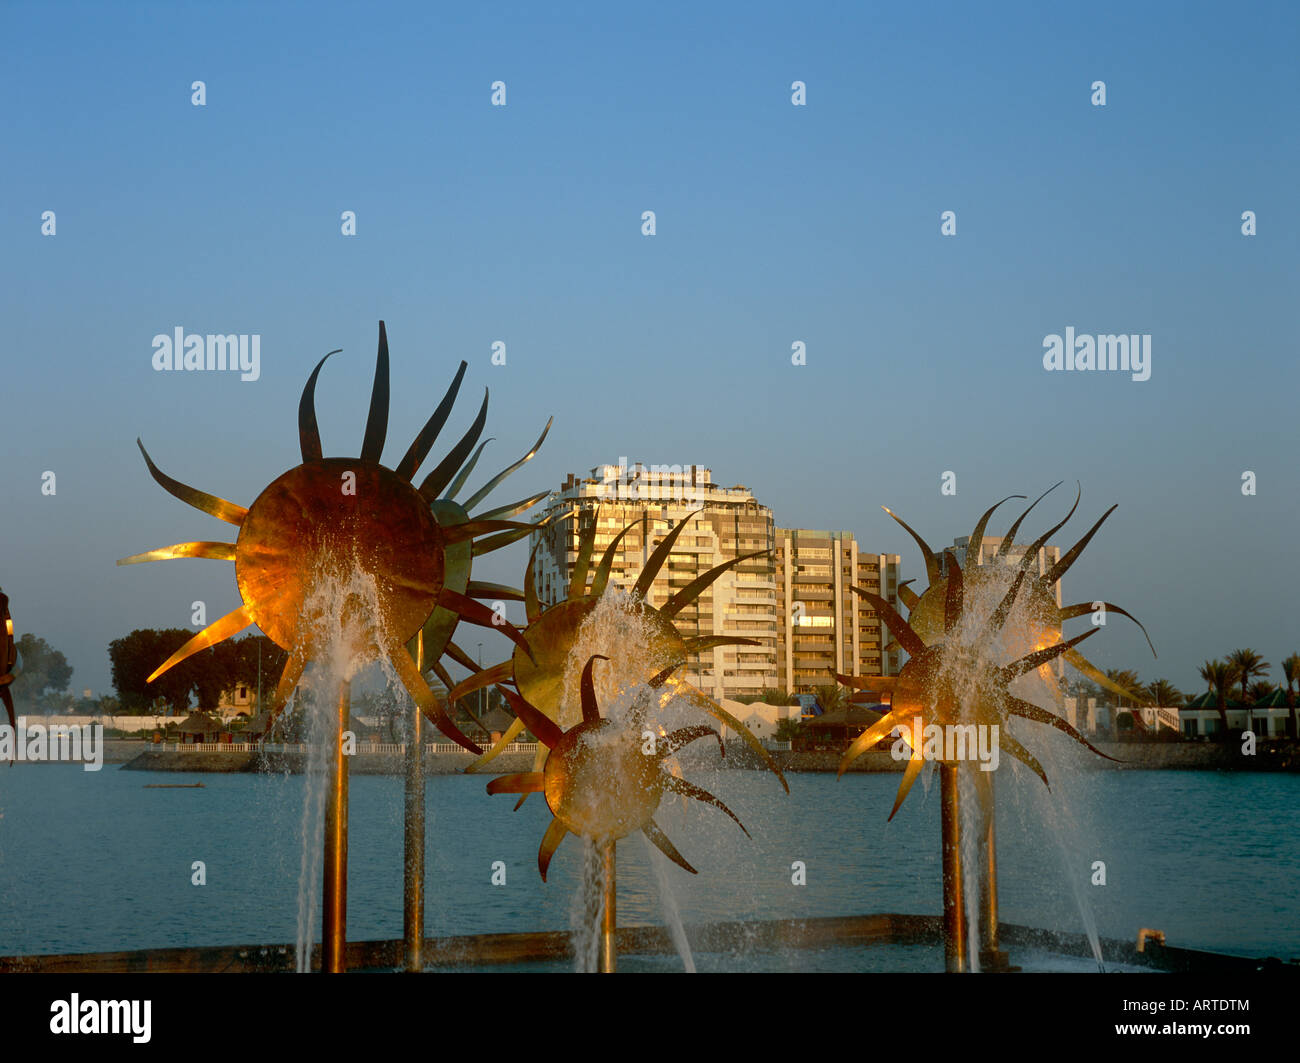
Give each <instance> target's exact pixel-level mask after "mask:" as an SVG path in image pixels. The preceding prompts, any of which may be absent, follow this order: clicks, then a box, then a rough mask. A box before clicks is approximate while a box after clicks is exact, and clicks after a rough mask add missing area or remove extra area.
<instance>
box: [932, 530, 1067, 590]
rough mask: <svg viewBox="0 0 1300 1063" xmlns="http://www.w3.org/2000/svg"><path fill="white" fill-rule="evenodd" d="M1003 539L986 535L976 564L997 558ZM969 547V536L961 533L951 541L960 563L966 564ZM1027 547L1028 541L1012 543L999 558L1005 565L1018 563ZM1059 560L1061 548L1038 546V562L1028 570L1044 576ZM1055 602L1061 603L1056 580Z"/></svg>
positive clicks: (986, 563)
mask: <svg viewBox="0 0 1300 1063" xmlns="http://www.w3.org/2000/svg"><path fill="white" fill-rule="evenodd" d="M1002 543H1003V540H1002V539H1001V538H1000V537H998V536H996V535H986V536H984V538H983V541H982V542H981V543H980V551H979V556H978V557H977V558H976V559H975V563H976V564H977V565H991V564H993V563H994V562H995V561H996V560H998V558H997V553H998V551H999V550H1000V549H1001V548H1002ZM969 549H970V536H969V535H963V536H961V537H960V538H958V539H954V540H953V541H952V552H953V554H954V555H955V556H956V558H957V562H958V564H960V565H963V566H964V565H965V564H966V552H967V551H968V550H969ZM1028 549H1029V544H1028V543H1012V544H1011V545H1010V546H1009V547H1007V552H1006V554H1005V555H1003V557H1002V558H1001V563H1002V564H1005V565H1019V564H1020V562H1021V561H1022V560H1023V559H1024V556H1025V552H1026V551H1027V550H1028ZM1060 560H1061V548H1060V547H1059V546H1052V545H1050V544H1049V545H1047V546H1040V547H1039V548H1038V562H1037V564H1031V565H1030V566H1029V568H1030V571H1031V572H1033V573H1034V574H1035V575H1038V576H1046V575H1047V573H1048V572H1050V571H1051V569H1052V566H1053V565H1055V564H1056V563H1057V562H1058V561H1060ZM1055 591H1056V604H1057V605H1058V606H1059V605H1061V581H1060V580H1057V581H1056V586H1055Z"/></svg>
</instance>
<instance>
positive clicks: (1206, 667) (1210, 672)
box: [1200, 660, 1237, 741]
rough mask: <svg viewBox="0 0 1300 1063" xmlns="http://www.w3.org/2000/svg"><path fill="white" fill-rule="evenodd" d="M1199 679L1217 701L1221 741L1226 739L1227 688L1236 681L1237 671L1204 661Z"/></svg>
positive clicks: (1219, 663) (1220, 663) (1217, 663)
mask: <svg viewBox="0 0 1300 1063" xmlns="http://www.w3.org/2000/svg"><path fill="white" fill-rule="evenodd" d="M1200 672H1201V678H1202V679H1204V680H1205V682H1206V683H1207V684H1208V685H1209V689H1210V692H1211V693H1212V694H1214V695H1215V697H1216V698H1217V699H1218V706H1217V707H1218V710H1219V724H1220V726H1221V727H1222V735H1223V739H1224V740H1225V741H1226V740H1227V737H1228V688H1229V687H1230V686H1232V684H1233V683H1235V682H1236V681H1237V670H1236V668H1234V667H1233V666H1232V665H1230V664H1227V663H1225V662H1223V661H1219V660H1214V661H1206V662H1205V663H1204V664H1203V665H1201V668H1200Z"/></svg>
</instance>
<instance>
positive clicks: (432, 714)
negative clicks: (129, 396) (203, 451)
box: [118, 321, 544, 753]
mask: <svg viewBox="0 0 1300 1063" xmlns="http://www.w3.org/2000/svg"><path fill="white" fill-rule="evenodd" d="M337 353H338V352H337V351H331V352H330V353H329V354H327V355H325V357H324V358H322V359H321V360H320V362H319V363H318V364H317V365H316V368H315V369H314V370H313V371H312V374H311V376H310V377H309V378H308V380H307V384H306V386H305V387H304V389H303V393H302V399H301V401H300V403H299V406H298V435H299V441H300V445H301V451H302V464H300V465H297V466H295V467H294V468H292V469H290V470H289V471H288V472H286V473H284V474H283V475H281V476H280V477H279V478H277V479H276V480H274V481H272V483H271V484H270V485H269V486H268V487H267V488H266V489H265V490H264V491H262V493H261V494H260V495H258V497H257V498H256V500H255V501H254V502H253V504H252V505H251V506H250V507H248V508H247V509H245V508H244V507H242V506H239V505H236V504H234V503H233V502H227V501H226V500H224V499H221V498H217V497H216V496H214V495H210V494H206V493H204V492H202V491H198V490H196V489H195V488H192V487H189V486H187V485H186V484H183V483H181V482H180V481H178V480H173V479H172V478H171V477H169V476H167V475H166V474H164V473H163V472H161V471H160V470H159V469H158V467H157V466H156V465H155V464H154V463H153V460H152V459H151V458H150V457H149V454H148V452H147V451H146V450H145V448H144V444H143V443H141V442H140V441H139V440H136V443H137V445H138V446H139V447H140V452H141V453H142V454H143V455H144V460H145V464H146V465H148V467H149V472H150V474H151V475H152V476H153V478H154V479H155V480H156V481H157V482H158V483H159V484H160V485H161V486H162V487H163V488H164V489H165V490H166V491H168V492H169V493H171V494H173V495H175V496H176V497H177V498H179V499H180V500H181V501H183V502H186V503H188V504H189V505H191V506H193V507H194V508H196V509H199V510H202V511H203V512H204V513H208V514H210V515H211V516H214V517H216V518H218V519H219V520H224V521H226V522H227V523H229V524H233V525H235V526H236V527H237V528H239V535H238V536H237V538H236V541H235V542H233V543H228V542H189V543H177V544H175V545H173V546H164V547H160V548H159V549H156V550H150V551H147V552H146V553H142V554H135V555H133V556H131V557H126V558H123V559H122V560H120V561H118V564H119V565H129V564H137V563H140V562H144V561H162V560H169V559H172V558H181V557H199V558H211V559H215V560H221V561H233V562H234V563H235V578H236V581H237V583H238V586H239V593H240V597H241V599H242V601H243V604H242V605H241V606H240V607H239V608H238V609H236V610H234V611H233V612H231V613H229V614H227V615H226V616H224V617H222V618H221V619H220V620H217V621H216V622H214V623H212V624H210V625H209V626H208V627H207V628H205V629H204V630H203V631H201V632H199V633H198V634H197V635H195V636H194V637H193V638H192V639H190V640H189V642H187V643H186V644H185V645H184V646H182V647H181V648H180V649H179V650H177V651H176V652H175V653H174V654H172V655H171V657H169V658H168V659H167V660H166V661H164V662H163V663H162V664H161V665H160V666H159V667H158V668H157V669H156V670H155V671H154V673H153V674H152V675H151V676H149V681H150V682H152V681H153V680H154V679H156V678H157V677H158V676H160V675H162V674H163V673H164V672H165V671H167V669H169V668H171V667H173V666H174V665H176V664H179V663H180V662H181V661H183V660H185V659H186V658H188V657H190V656H192V655H193V654H195V653H198V652H199V651H201V650H204V649H206V648H208V647H209V646H212V645H215V644H216V643H218V642H220V641H222V640H223V639H226V638H230V637H231V636H233V635H236V634H238V633H239V632H240V631H242V630H243V629H244V628H246V627H248V626H249V625H250V624H256V625H257V626H258V627H259V628H261V630H262V631H263V632H264V633H265V634H266V635H267V636H269V637H270V638H271V639H272V640H273V641H274V642H275V643H276V644H277V645H279V646H281V647H282V648H283V649H285V650H287V651H288V653H289V660H288V662H287V663H286V665H285V668H284V672H283V674H282V675H281V677H280V681H279V684H278V686H277V688H276V692H275V696H274V701H273V702H272V705H271V707H270V712H271V717H272V719H274V717H275V716H276V715H277V714H278V713H279V712H280V711H281V710H282V709H283V708H284V705H285V703H286V702H287V701H288V699H289V697H290V696H291V695H292V693H293V691H294V690H295V689H296V688H297V685H298V683H299V681H300V680H301V678H302V675H303V672H304V671H305V669H306V667H307V665H308V664H309V663H310V662H311V661H312V660H315V659H318V658H320V657H322V656H324V655H325V654H326V653H327V649H328V647H329V645H330V644H331V642H332V641H334V640H336V639H337V638H338V636H339V634H340V632H342V631H346V632H347V635H348V638H349V640H350V642H351V645H350V646H349V647H348V649H349V650H350V652H352V653H353V654H354V655H355V657H354V659H356V660H359V661H370V660H376V659H380V658H384V659H386V660H387V661H388V662H389V663H390V664H391V665H392V667H393V670H394V671H395V672H396V674H397V675H398V677H399V678H400V679H401V681H402V683H403V685H404V686H405V687H406V690H407V691H408V692H409V693H410V695H411V697H412V699H413V700H414V701H415V703H416V704H417V705H418V706H419V707H420V710H421V711H422V712H423V713H424V714H425V715H426V716H427V717H428V718H429V719H430V720H431V721H432V722H433V723H434V724H435V725H436V726H437V727H438V728H439V729H440V730H441V731H442V732H443V733H444V734H445V735H447V736H448V737H449V738H451V739H452V740H453V741H455V742H457V743H459V744H460V745H462V746H464V747H465V748H466V749H468V750H470V751H471V752H474V753H481V752H482V750H481V749H479V747H478V746H477V745H475V744H474V743H473V742H472V741H470V740H469V739H468V738H466V737H465V735H464V734H462V733H461V732H460V730H459V729H458V728H457V727H456V726H455V724H453V723H452V721H451V720H450V718H448V716H447V715H446V713H445V712H444V711H443V709H442V707H441V706H440V705H439V704H438V701H437V699H436V698H435V696H434V694H433V691H432V690H430V688H429V685H428V683H427V682H426V681H425V679H424V677H423V675H421V673H420V670H419V668H417V666H416V664H415V662H414V661H413V660H412V659H411V656H410V654H409V653H408V652H407V649H406V644H407V643H408V642H410V641H411V640H413V639H414V638H415V637H416V636H417V635H419V634H420V632H421V631H422V629H424V628H425V627H426V624H428V623H430V622H431V621H437V624H438V627H437V631H442V630H443V629H444V628H445V630H446V638H447V639H448V640H449V639H450V634H451V630H450V629H451V627H454V626H455V622H456V621H459V620H465V621H468V622H469V623H472V624H479V625H481V626H484V627H491V628H493V629H495V630H498V631H502V632H504V634H505V635H506V636H507V637H509V638H510V639H512V640H514V641H515V642H516V643H517V644H518V645H520V646H521V647H524V650H525V653H526V646H525V644H524V642H523V637H522V635H521V634H520V633H519V631H518V630H517V629H516V628H514V627H513V626H512V625H510V624H502V623H500V621H499V619H498V620H496V622H494V618H495V617H496V614H494V613H493V611H492V610H491V609H489V608H488V607H487V606H485V605H483V604H482V603H481V602H478V601H475V600H474V598H473V597H472V596H471V595H472V594H473V593H475V592H476V591H479V590H482V589H483V588H482V587H475V586H474V585H472V584H469V583H468V582H466V583H465V584H464V585H463V589H457V588H458V586H459V583H458V581H459V579H460V576H459V572H460V567H461V562H460V561H459V560H458V558H460V557H462V556H463V555H465V554H466V553H468V554H469V555H470V556H472V555H475V554H480V553H484V552H486V551H488V550H492V549H496V548H497V547H499V546H505V545H507V543H508V542H512V541H515V540H517V539H519V538H522V537H523V536H524V535H527V534H529V533H530V532H531V531H532V530H534V527H535V526H534V525H532V524H521V523H517V522H514V521H509V520H502V519H498V517H497V516H496V514H483V515H481V516H479V517H475V518H471V519H468V520H463V521H458V522H452V521H448V522H447V523H443V522H442V521H441V520H440V518H439V513H440V512H442V511H440V510H439V508H438V502H439V494H440V493H441V492H442V491H443V490H444V489H445V488H447V486H448V484H450V483H452V481H453V479H456V480H457V481H460V480H461V473H460V472H458V471H459V470H461V466H462V464H463V463H464V462H465V459H466V458H467V456H469V454H470V451H471V450H473V448H474V445H475V443H476V442H477V441H478V437H479V435H480V434H481V433H482V430H483V424H484V422H485V420H486V417H487V401H488V400H487V392H486V389H484V396H483V405H482V407H481V408H480V410H479V413H478V417H477V418H476V419H475V421H474V424H473V426H472V427H471V428H470V430H469V431H468V432H467V433H466V435H465V436H464V437H463V438H462V439H461V440H460V441H459V442H458V443H457V444H456V445H455V447H453V448H452V450H451V451H450V452H449V453H448V454H447V456H446V457H445V458H444V459H443V460H442V461H441V462H440V463H439V464H438V466H437V467H436V468H435V469H434V470H433V471H432V472H431V473H429V475H428V476H427V477H425V479H424V480H423V481H422V482H421V484H420V486H419V488H418V489H417V488H416V487H415V486H414V483H413V479H414V476H415V474H416V471H417V470H418V469H419V467H420V465H421V464H422V463H423V461H424V459H425V458H426V457H427V456H428V454H429V451H430V449H431V448H432V446H433V444H434V442H435V440H436V439H437V436H438V433H439V431H440V430H441V429H442V427H443V425H444V424H445V422H446V420H447V417H448V415H449V413H450V412H451V406H452V402H453V400H454V399H455V396H456V392H457V389H458V388H459V385H460V380H461V376H462V375H463V374H464V371H465V364H464V363H462V364H461V368H460V372H459V373H458V374H457V377H456V379H455V381H454V382H453V384H452V386H451V388H450V389H449V390H448V392H447V394H446V396H445V397H444V398H443V400H442V403H441V404H440V405H439V406H438V408H437V409H436V410H435V411H434V413H433V415H432V416H431V417H430V418H429V420H428V422H427V423H426V424H425V425H424V427H423V428H422V429H421V430H420V433H419V435H417V436H416V438H415V440H414V442H412V443H411V445H410V447H409V448H408V449H407V451H406V453H405V455H404V456H403V457H402V459H401V461H399V462H398V464H397V467H396V468H395V469H389V468H387V467H386V466H384V465H382V464H381V463H380V457H381V454H382V451H383V448H384V441H385V438H386V435H387V430H388V398H389V370H388V336H387V331H386V329H385V327H384V323H383V322H382V321H381V322H380V323H379V349H378V354H377V356H376V361H375V375H374V383H373V386H372V389H371V395H370V412H369V416H368V418H367V420H366V428H365V436H364V438H363V440H362V444H361V455H360V457H358V458H326V457H323V456H322V453H321V439H320V432H319V430H318V428H317V424H316V409H315V388H316V378H317V376H318V374H319V373H320V370H321V367H322V366H323V365H324V364H325V361H326V359H328V358H329V357H330V355H332V354H337ZM543 434H544V433H543ZM539 442H540V441H539ZM534 449H535V448H534ZM528 456H531V453H530V455H528ZM475 458H477V455H475ZM525 460H526V459H525ZM515 467H517V465H516V466H512V467H511V469H507V470H506V472H505V473H503V474H502V477H503V476H505V475H506V474H508V473H509V472H510V471H512V470H513V468H515ZM471 468H472V461H471ZM463 475H468V473H467V472H463ZM500 479H501V477H498V478H496V479H494V480H493V481H492V483H491V484H490V485H489V487H488V488H487V489H485V491H484V492H480V494H479V495H478V496H475V499H473V500H471V504H472V503H473V502H474V501H476V500H477V499H478V498H479V497H481V495H482V494H484V493H486V490H489V489H490V488H491V487H492V486H495V484H496V483H497V482H499V480H500ZM465 508H467V507H465ZM507 508H509V507H507ZM523 508H527V507H526V506H524V507H523ZM489 533H493V534H491V535H490V536H489V537H487V538H479V536H488V535H489ZM463 567H464V571H465V575H466V580H467V578H468V564H467V563H466V564H464V566H463ZM358 574H359V575H361V576H362V577H364V579H365V581H366V582H367V583H368V584H372V585H373V588H374V590H373V596H374V600H373V603H369V602H366V601H365V600H364V596H363V595H361V594H352V595H350V596H348V597H347V598H346V600H345V601H344V602H343V603H342V605H341V606H339V605H337V604H336V605H333V606H330V605H327V604H326V602H327V599H328V598H329V596H330V589H331V587H335V586H338V585H339V582H340V581H343V580H346V579H348V578H349V577H350V576H352V575H358ZM491 589H492V591H493V592H495V590H496V588H491ZM336 609H337V615H335V614H334V610H336ZM440 610H445V611H446V612H448V613H450V614H453V619H452V620H451V622H450V625H448V624H447V621H446V620H445V619H440V617H439V611H440ZM372 611H373V612H374V613H377V615H371V612H372Z"/></svg>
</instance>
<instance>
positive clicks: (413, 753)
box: [402, 632, 424, 971]
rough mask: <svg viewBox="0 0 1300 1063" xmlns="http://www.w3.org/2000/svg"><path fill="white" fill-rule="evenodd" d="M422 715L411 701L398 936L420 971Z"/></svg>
mask: <svg viewBox="0 0 1300 1063" xmlns="http://www.w3.org/2000/svg"><path fill="white" fill-rule="evenodd" d="M417 639H418V642H417V645H416V666H417V667H419V668H421V669H423V665H424V632H420V634H419V635H418V636H417ZM423 720H424V714H423V713H421V712H420V706H418V705H417V704H416V703H415V702H414V701H412V702H411V710H410V723H409V725H408V727H407V729H406V817H405V831H404V834H405V860H404V862H403V865H402V871H403V873H402V913H403V919H402V937H403V939H404V941H405V942H406V949H405V954H406V969H407V970H408V971H422V970H424V736H423V726H422V725H423Z"/></svg>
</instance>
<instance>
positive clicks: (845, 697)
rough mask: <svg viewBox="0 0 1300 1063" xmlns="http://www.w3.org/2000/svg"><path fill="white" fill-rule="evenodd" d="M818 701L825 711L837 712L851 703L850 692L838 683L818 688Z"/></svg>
mask: <svg viewBox="0 0 1300 1063" xmlns="http://www.w3.org/2000/svg"><path fill="white" fill-rule="evenodd" d="M817 703H818V704H819V705H820V706H821V707H822V711H823V712H837V711H838V710H840V709H842V708H844V707H845V706H846V705H848V703H849V692H848V691H847V690H845V689H844V688H843V687H842V686H840V685H839V684H838V683H837V684H835V685H834V686H830V685H827V686H823V687H818V688H817Z"/></svg>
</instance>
